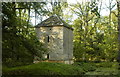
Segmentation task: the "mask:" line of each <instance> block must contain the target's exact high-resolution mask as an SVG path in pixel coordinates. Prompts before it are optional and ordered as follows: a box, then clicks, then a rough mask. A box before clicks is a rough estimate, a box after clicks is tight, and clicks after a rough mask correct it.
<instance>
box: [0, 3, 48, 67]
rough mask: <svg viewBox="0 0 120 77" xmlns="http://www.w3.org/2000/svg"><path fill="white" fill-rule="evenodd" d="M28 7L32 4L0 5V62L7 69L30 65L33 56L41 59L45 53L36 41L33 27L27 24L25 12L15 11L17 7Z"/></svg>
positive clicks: (40, 44) (27, 19) (27, 18)
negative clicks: (0, 6) (0, 17)
mask: <svg viewBox="0 0 120 77" xmlns="http://www.w3.org/2000/svg"><path fill="white" fill-rule="evenodd" d="M30 5H32V4H30V3H15V2H12V3H11V2H8V3H4V2H3V3H2V13H3V19H2V21H3V23H2V31H3V32H2V35H3V39H2V51H3V53H2V57H3V58H2V61H3V64H5V65H7V66H9V67H11V66H17V65H24V64H29V63H32V62H33V60H34V56H39V57H40V58H42V54H43V53H44V52H45V51H46V49H44V48H43V45H42V43H40V42H39V41H38V39H37V37H36V33H35V30H34V28H33V26H32V25H31V24H30V23H29V22H28V21H29V16H28V14H27V13H26V11H27V10H26V9H21V10H19V11H18V10H16V8H17V7H19V8H28V6H30ZM32 6H34V5H32ZM23 11H24V12H23ZM21 16H22V17H21ZM14 63H15V64H14Z"/></svg>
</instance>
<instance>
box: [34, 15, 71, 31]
mask: <svg viewBox="0 0 120 77" xmlns="http://www.w3.org/2000/svg"><path fill="white" fill-rule="evenodd" d="M53 26H64V27H66V28H69V29H71V30H73V28H71V27H69V26H68V25H67V23H65V21H63V20H62V19H61V18H60V17H58V16H57V15H53V16H50V17H49V18H48V19H46V20H44V21H42V22H41V23H39V24H38V25H36V26H35V27H36V28H39V27H53Z"/></svg>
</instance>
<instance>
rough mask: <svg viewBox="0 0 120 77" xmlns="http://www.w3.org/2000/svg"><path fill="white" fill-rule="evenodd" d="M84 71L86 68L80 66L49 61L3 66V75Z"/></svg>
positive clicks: (65, 73) (71, 73)
mask: <svg viewBox="0 0 120 77" xmlns="http://www.w3.org/2000/svg"><path fill="white" fill-rule="evenodd" d="M84 73H85V72H84V70H83V69H81V68H79V66H74V65H68V64H62V63H47V62H41V63H37V64H32V65H27V66H21V67H14V68H6V67H4V68H3V75H26V74H27V75H81V74H84Z"/></svg>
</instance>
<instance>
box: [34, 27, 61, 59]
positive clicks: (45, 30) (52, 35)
mask: <svg viewBox="0 0 120 77" xmlns="http://www.w3.org/2000/svg"><path fill="white" fill-rule="evenodd" d="M36 32H37V36H38V38H39V40H40V42H43V43H45V45H46V46H45V47H47V48H49V60H63V27H62V26H55V27H40V28H37V29H36ZM48 36H49V42H48Z"/></svg>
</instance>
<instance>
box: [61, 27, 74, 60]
mask: <svg viewBox="0 0 120 77" xmlns="http://www.w3.org/2000/svg"><path fill="white" fill-rule="evenodd" d="M63 33H64V34H63V41H64V43H63V51H64V55H65V60H71V59H72V58H73V31H72V30H71V29H68V28H66V27H64V28H63Z"/></svg>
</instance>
